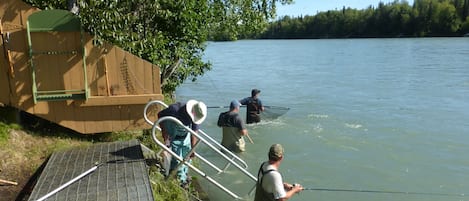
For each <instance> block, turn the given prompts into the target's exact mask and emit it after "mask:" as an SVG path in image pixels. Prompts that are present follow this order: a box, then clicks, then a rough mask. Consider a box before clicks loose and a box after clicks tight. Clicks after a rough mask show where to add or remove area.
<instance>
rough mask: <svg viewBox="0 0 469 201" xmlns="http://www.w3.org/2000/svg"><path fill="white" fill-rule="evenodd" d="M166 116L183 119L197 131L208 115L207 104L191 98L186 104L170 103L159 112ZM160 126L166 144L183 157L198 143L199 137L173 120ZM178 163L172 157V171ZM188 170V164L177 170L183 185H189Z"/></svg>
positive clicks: (183, 122)
mask: <svg viewBox="0 0 469 201" xmlns="http://www.w3.org/2000/svg"><path fill="white" fill-rule="evenodd" d="M165 116H171V117H174V118H176V119H178V120H179V121H181V123H182V124H183V125H184V126H187V127H189V128H190V129H192V130H193V131H194V132H197V131H198V130H199V125H200V124H201V123H202V122H203V121H204V120H205V118H206V117H207V106H206V105H205V104H204V103H203V102H200V101H196V100H189V101H187V103H186V104H183V103H180V102H177V103H174V104H171V105H169V106H168V108H166V109H164V110H161V111H160V112H159V113H158V118H161V117H165ZM160 127H161V129H162V130H161V132H162V135H163V139H164V140H165V143H166V145H167V146H168V147H170V148H171V150H172V151H173V152H174V153H176V154H177V155H179V156H180V157H181V158H186V156H187V154H188V153H189V152H190V150H191V149H192V147H193V146H194V145H195V144H196V143H197V140H198V139H197V137H195V136H193V135H191V134H190V132H189V131H187V130H186V129H185V128H184V127H183V126H181V125H179V124H177V123H176V122H174V121H171V120H166V121H163V122H161V124H160ZM193 156H194V154H192V155H191V156H190V158H192V157H193ZM189 162H191V160H189ZM178 164H179V161H178V160H177V159H175V158H172V159H171V165H170V172H171V171H173V170H174V169H175V168H176V167H177V165H178ZM188 171H189V168H188V167H187V166H186V165H182V166H181V167H180V168H179V169H178V170H177V178H178V179H179V181H180V183H181V186H183V187H188V185H189V181H190V180H189V178H188V175H187V173H188Z"/></svg>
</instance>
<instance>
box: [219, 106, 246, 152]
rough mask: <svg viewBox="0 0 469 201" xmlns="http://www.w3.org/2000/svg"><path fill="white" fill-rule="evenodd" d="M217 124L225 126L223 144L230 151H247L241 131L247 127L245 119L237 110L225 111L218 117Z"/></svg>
mask: <svg viewBox="0 0 469 201" xmlns="http://www.w3.org/2000/svg"><path fill="white" fill-rule="evenodd" d="M217 125H218V126H220V127H222V128H223V139H222V141H221V144H222V145H223V146H224V147H226V148H227V149H228V150H230V151H234V152H242V151H245V144H246V143H245V141H244V139H243V136H242V135H241V131H242V130H244V129H246V127H245V125H244V122H243V120H242V119H241V117H240V116H239V114H238V113H236V112H229V111H228V112H223V113H221V114H220V116H219V117H218V122H217Z"/></svg>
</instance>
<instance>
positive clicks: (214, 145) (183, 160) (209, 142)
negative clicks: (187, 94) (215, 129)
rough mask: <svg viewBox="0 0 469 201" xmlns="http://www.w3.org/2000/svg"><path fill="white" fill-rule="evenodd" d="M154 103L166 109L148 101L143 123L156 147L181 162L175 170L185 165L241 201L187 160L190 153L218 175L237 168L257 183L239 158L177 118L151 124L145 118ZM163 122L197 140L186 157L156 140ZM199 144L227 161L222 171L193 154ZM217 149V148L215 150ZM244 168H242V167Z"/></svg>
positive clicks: (160, 102)
mask: <svg viewBox="0 0 469 201" xmlns="http://www.w3.org/2000/svg"><path fill="white" fill-rule="evenodd" d="M155 103H158V104H161V105H163V106H164V107H168V106H167V105H166V104H165V103H163V102H162V101H158V100H155V101H150V102H148V103H147V105H146V106H145V109H144V118H145V121H146V122H147V123H149V124H150V125H152V138H153V141H155V143H156V144H157V145H159V146H160V147H161V148H162V149H163V150H165V151H167V152H168V153H170V154H171V156H173V157H174V158H175V159H177V160H178V161H181V163H179V165H178V167H177V168H176V169H178V168H179V166H181V165H183V164H185V165H187V166H188V167H189V168H191V169H192V170H194V171H195V172H196V173H197V174H199V175H200V176H202V177H204V178H205V179H207V180H208V181H209V182H211V183H212V184H214V185H215V186H216V187H218V188H219V189H221V190H223V191H224V192H226V193H227V194H229V195H230V196H232V197H233V198H235V199H242V198H241V197H239V196H238V195H236V194H235V193H233V192H232V191H230V190H229V189H227V188H226V187H224V186H223V185H221V184H220V183H218V182H217V181H216V180H214V179H213V178H211V177H210V176H208V175H207V174H206V173H204V172H203V171H202V170H200V169H198V168H197V167H195V166H193V165H192V164H191V163H189V162H188V160H189V158H190V155H191V154H192V153H194V154H195V156H196V157H197V158H199V159H200V160H201V161H203V162H205V163H206V164H208V165H209V166H210V167H212V168H214V169H215V170H217V171H218V173H221V172H224V171H225V170H226V168H227V167H228V166H229V165H230V164H232V165H234V166H235V167H236V168H238V169H239V170H240V171H241V172H243V173H244V174H245V175H246V176H248V177H249V178H251V179H252V180H253V181H255V182H256V183H257V178H256V177H254V176H253V175H252V174H251V173H249V172H248V171H247V167H248V166H247V164H246V163H245V162H244V161H243V160H242V159H241V158H239V157H238V156H236V155H234V154H233V153H232V152H231V151H229V150H228V149H226V148H225V147H224V146H222V145H221V144H220V143H218V142H217V141H215V140H214V139H213V138H212V137H210V136H209V135H207V134H206V133H205V132H203V131H201V130H199V133H200V134H201V135H200V134H199V133H197V132H195V131H193V130H192V129H191V128H189V127H187V126H185V125H184V124H182V122H181V121H179V120H178V119H177V118H174V117H171V116H166V117H161V118H158V120H157V121H155V122H151V120H149V118H148V116H147V110H148V108H149V106H150V105H152V104H155ZM163 121H173V122H175V123H176V124H178V125H180V126H182V127H184V129H186V130H187V131H188V132H190V133H191V134H192V135H194V136H195V137H197V138H198V139H199V140H198V142H197V143H196V144H195V145H194V147H192V149H191V150H190V151H189V153H188V154H187V155H186V157H185V158H181V157H180V156H179V155H177V154H176V153H174V152H173V151H172V150H171V149H170V148H168V147H167V146H166V145H165V144H164V143H162V142H161V141H160V140H158V138H157V137H156V130H159V131H161V128H160V127H159V126H158V125H159V124H160V123H161V122H163ZM200 142H203V143H204V144H206V145H207V146H208V147H210V148H211V149H212V150H213V151H215V152H216V153H218V154H219V155H220V156H222V157H223V158H224V159H225V160H227V161H228V162H227V165H225V168H224V169H223V170H221V169H220V168H218V167H217V166H216V165H214V164H212V163H211V162H210V161H208V160H207V159H205V158H204V157H202V156H201V155H200V154H198V153H196V152H195V148H196V147H197V146H198V145H199V144H200ZM217 147H218V148H217ZM220 150H223V151H224V152H225V153H228V154H229V155H230V156H231V157H232V158H231V159H230V158H229V157H228V156H227V155H226V154H225V153H223V152H222V151H220ZM233 159H236V161H239V162H240V163H241V165H240V164H238V163H237V162H236V161H235V160H233ZM242 166H244V167H242ZM250 193H252V190H251V192H249V194H250Z"/></svg>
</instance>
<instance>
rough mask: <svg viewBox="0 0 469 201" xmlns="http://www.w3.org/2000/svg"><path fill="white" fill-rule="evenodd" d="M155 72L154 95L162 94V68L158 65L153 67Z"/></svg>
mask: <svg viewBox="0 0 469 201" xmlns="http://www.w3.org/2000/svg"><path fill="white" fill-rule="evenodd" d="M151 69H152V71H153V93H155V94H162V90H161V80H160V68H159V67H157V66H156V65H153V66H152V68H151Z"/></svg>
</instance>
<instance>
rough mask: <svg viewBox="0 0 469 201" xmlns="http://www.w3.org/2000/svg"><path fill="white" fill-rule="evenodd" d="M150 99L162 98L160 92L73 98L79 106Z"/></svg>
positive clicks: (130, 102) (133, 102)
mask: <svg viewBox="0 0 469 201" xmlns="http://www.w3.org/2000/svg"><path fill="white" fill-rule="evenodd" d="M152 100H163V95H162V94H142V95H128V96H109V97H107V96H91V97H89V98H88V100H86V101H82V100H74V104H75V105H76V106H80V107H87V106H108V105H142V104H143V105H144V104H146V103H148V102H149V101H152Z"/></svg>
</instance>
